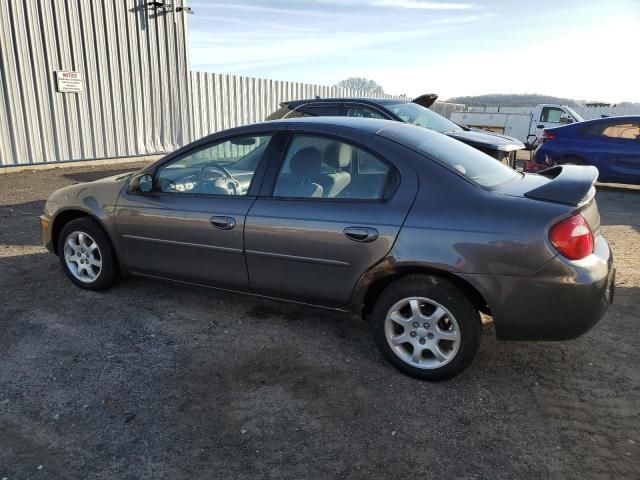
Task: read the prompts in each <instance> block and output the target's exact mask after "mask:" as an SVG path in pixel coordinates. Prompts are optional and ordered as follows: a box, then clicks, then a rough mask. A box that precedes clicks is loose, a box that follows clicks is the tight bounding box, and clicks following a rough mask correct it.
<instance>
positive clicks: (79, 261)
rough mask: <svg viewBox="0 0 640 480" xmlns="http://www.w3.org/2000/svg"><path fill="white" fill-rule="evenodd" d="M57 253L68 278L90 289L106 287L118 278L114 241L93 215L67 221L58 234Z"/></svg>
mask: <svg viewBox="0 0 640 480" xmlns="http://www.w3.org/2000/svg"><path fill="white" fill-rule="evenodd" d="M58 255H59V257H60V262H61V263H62V268H63V269H64V271H65V273H66V274H67V276H68V277H69V279H70V280H71V281H72V282H73V283H75V284H76V285H78V286H79V287H81V288H85V289H87V290H103V289H105V288H108V287H109V286H110V285H111V284H112V283H113V282H114V280H115V278H116V273H117V268H116V263H115V255H114V253H113V248H112V247H111V242H110V241H109V238H108V237H107V235H106V233H105V232H104V230H103V229H102V228H101V227H100V225H98V224H97V223H96V222H95V221H94V220H92V219H90V218H78V219H76V220H72V221H71V222H69V223H67V224H66V225H65V226H64V227H63V228H62V230H61V231H60V236H59V237H58Z"/></svg>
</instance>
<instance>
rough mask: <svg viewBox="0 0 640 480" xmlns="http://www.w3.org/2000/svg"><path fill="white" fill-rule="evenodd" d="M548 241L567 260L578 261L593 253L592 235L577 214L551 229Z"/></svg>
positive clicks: (584, 221) (586, 224) (585, 222)
mask: <svg viewBox="0 0 640 480" xmlns="http://www.w3.org/2000/svg"><path fill="white" fill-rule="evenodd" d="M549 240H550V241H551V243H552V245H553V246H554V247H556V249H557V250H558V252H560V255H562V256H563V257H566V258H568V259H569V260H580V259H581V258H584V257H586V256H588V255H591V254H592V253H593V233H592V232H591V228H589V224H588V223H587V221H586V220H585V219H584V217H583V216H582V215H580V214H579V213H578V214H576V215H574V216H573V217H569V218H565V219H564V220H561V221H559V222H558V223H556V224H555V225H554V226H553V227H551V229H550V230H549Z"/></svg>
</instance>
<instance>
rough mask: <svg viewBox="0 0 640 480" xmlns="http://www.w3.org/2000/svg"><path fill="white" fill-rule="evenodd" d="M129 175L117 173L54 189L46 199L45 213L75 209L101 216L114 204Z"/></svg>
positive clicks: (51, 214)
mask: <svg viewBox="0 0 640 480" xmlns="http://www.w3.org/2000/svg"><path fill="white" fill-rule="evenodd" d="M130 175H131V174H130V173H126V174H123V173H119V174H118V175H112V176H109V177H105V178H101V179H99V180H94V181H92V182H84V183H77V184H75V185H70V186H68V187H65V188H61V189H60V190H56V191H55V192H53V194H51V196H50V197H49V200H47V203H46V205H45V214H47V215H50V216H53V215H54V214H56V213H57V212H58V211H61V210H67V209H77V210H83V211H86V212H88V213H92V214H93V215H95V216H97V217H99V218H103V217H104V216H106V215H108V214H109V212H110V210H112V209H113V207H114V206H115V204H116V201H117V200H118V197H119V196H120V192H121V191H122V188H123V187H124V184H125V183H126V182H127V180H128V178H129V176H130Z"/></svg>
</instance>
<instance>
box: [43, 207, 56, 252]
mask: <svg viewBox="0 0 640 480" xmlns="http://www.w3.org/2000/svg"><path fill="white" fill-rule="evenodd" d="M51 226H52V225H51V219H50V218H49V217H47V216H46V215H40V230H41V232H42V233H41V235H42V245H43V246H44V247H45V248H46V249H47V250H49V251H50V252H52V253H55V251H54V248H53V238H52V234H51Z"/></svg>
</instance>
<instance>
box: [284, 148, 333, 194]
mask: <svg viewBox="0 0 640 480" xmlns="http://www.w3.org/2000/svg"><path fill="white" fill-rule="evenodd" d="M321 165H322V154H321V153H320V150H318V149H317V148H316V147H306V148H303V149H302V150H298V151H297V152H296V153H295V154H294V155H293V157H292V158H291V162H290V163H289V169H290V170H291V173H290V174H288V175H283V176H282V178H281V179H280V180H278V182H277V183H276V188H275V190H274V192H273V194H274V196H276V197H294V198H318V197H322V192H323V188H322V186H321V185H319V184H317V183H315V179H316V178H317V177H318V175H319V173H320V168H321Z"/></svg>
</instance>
